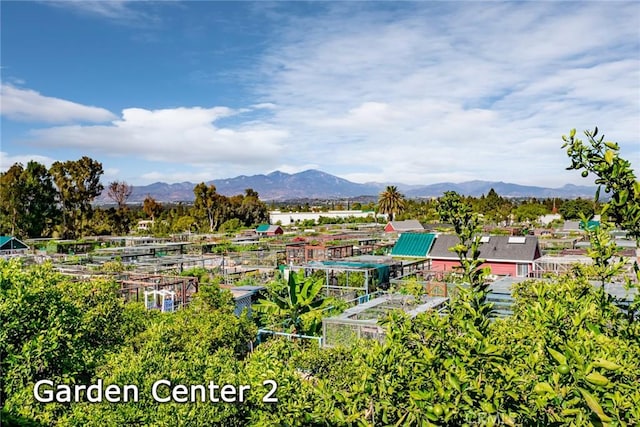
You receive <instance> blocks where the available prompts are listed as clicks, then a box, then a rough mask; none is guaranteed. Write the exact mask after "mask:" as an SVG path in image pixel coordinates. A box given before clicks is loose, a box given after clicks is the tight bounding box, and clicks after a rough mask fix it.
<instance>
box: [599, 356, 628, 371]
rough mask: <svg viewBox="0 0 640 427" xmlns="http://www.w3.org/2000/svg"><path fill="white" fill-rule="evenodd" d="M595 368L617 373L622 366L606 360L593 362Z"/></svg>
mask: <svg viewBox="0 0 640 427" xmlns="http://www.w3.org/2000/svg"><path fill="white" fill-rule="evenodd" d="M593 366H595V367H597V368H604V369H606V370H608V371H615V370H618V369H621V368H622V366H620V365H618V364H616V363H613V362H610V361H608V360H605V359H598V360H596V361H595V362H593Z"/></svg>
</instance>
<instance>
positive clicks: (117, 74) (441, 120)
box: [0, 1, 640, 187]
mask: <svg viewBox="0 0 640 427" xmlns="http://www.w3.org/2000/svg"><path fill="white" fill-rule="evenodd" d="M0 16H1V27H0V28H1V34H0V36H1V51H0V66H1V68H0V73H1V81H2V83H1V85H2V87H1V93H0V97H1V98H0V102H1V104H0V106H1V126H2V127H1V146H0V152H1V154H0V169H1V170H6V169H7V168H8V167H10V166H11V165H12V164H14V163H15V162H21V163H23V164H26V162H28V161H29V160H36V161H39V162H41V163H44V164H45V165H47V166H50V165H51V163H53V162H54V161H65V160H76V159H78V158H80V157H82V156H85V155H86V156H89V157H91V158H93V159H95V160H98V161H100V162H101V163H102V165H103V169H104V171H105V173H104V176H103V183H106V182H110V181H114V180H124V181H126V182H128V183H129V184H133V185H145V184H149V183H152V182H156V181H163V182H170V183H173V182H184V181H190V182H194V183H197V182H202V181H208V180H212V179H221V178H228V177H235V176H238V175H254V174H265V173H270V172H272V171H275V170H280V171H283V172H288V173H295V172H300V171H303V170H306V169H319V170H322V171H324V172H328V173H331V174H334V175H337V176H339V177H342V178H345V179H349V180H351V181H354V182H361V183H364V182H383V183H404V184H415V185H428V184H433V183H437V182H463V181H469V180H476V179H477V180H487V181H505V182H512V183H518V184H524V185H540V186H548V187H560V186H562V185H564V184H567V183H572V184H581V185H592V184H593V178H592V177H589V178H586V179H585V178H581V175H580V172H579V171H567V170H565V169H566V167H567V166H568V165H569V164H570V162H569V159H568V157H567V155H566V152H565V151H564V150H562V149H561V146H562V135H566V134H568V133H569V131H570V129H572V128H576V129H577V130H578V135H583V133H582V132H583V131H584V130H587V129H593V128H594V126H598V128H599V131H600V133H602V134H604V135H605V138H606V140H609V141H616V142H618V143H619V144H620V145H621V153H622V156H623V157H625V158H626V159H628V160H630V161H631V163H632V167H633V168H634V170H635V171H636V175H640V2H637V1H631V2H614V1H606V2H604V1H603V2H567V1H535V2H497V1H486V2H484V1H473V2H461V1H438V2H429V1H422V2H410V1H402V2H385V1H322V2H301V1H295V2H287V1H277V2H267V1H260V2H248V1H235V2H222V1H190V2H183V1H158V2H150V1H94V2H91V1H40V2H28V1H2V2H1V3H0ZM583 136H584V135H583ZM583 139H584V138H583Z"/></svg>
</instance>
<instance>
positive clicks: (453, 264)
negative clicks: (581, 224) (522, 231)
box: [427, 234, 541, 277]
mask: <svg viewBox="0 0 640 427" xmlns="http://www.w3.org/2000/svg"><path fill="white" fill-rule="evenodd" d="M480 242H481V245H480V258H482V259H484V260H485V262H484V264H482V267H490V268H491V274H495V275H499V276H512V277H527V276H529V273H531V272H533V265H534V261H535V260H536V259H538V258H540V256H541V253H540V247H539V246H538V238H537V237H535V236H483V237H482V238H481V240H480ZM458 243H459V240H458V237H457V236H453V235H447V234H441V235H438V236H437V237H436V239H435V242H434V243H433V245H432V247H431V250H430V251H429V255H428V257H427V258H429V259H430V260H431V269H432V270H436V271H452V270H454V269H455V268H457V267H458V266H459V265H460V261H459V259H458V255H457V254H456V253H455V252H451V251H450V250H449V248H451V247H453V246H455V245H457V244H458Z"/></svg>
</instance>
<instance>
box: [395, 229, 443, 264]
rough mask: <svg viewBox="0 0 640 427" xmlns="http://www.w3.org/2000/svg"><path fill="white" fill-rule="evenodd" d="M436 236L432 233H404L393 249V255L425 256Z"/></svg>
mask: <svg viewBox="0 0 640 427" xmlns="http://www.w3.org/2000/svg"><path fill="white" fill-rule="evenodd" d="M435 237H436V235H435V234H432V233H402V234H401V235H400V238H399V239H398V241H397V242H396V244H395V246H394V247H393V249H392V250H391V256H397V257H403V256H405V257H416V258H425V257H426V256H427V254H428V253H429V250H430V249H431V245H432V244H433V241H434V239H435Z"/></svg>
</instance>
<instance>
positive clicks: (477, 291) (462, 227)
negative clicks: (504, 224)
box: [438, 191, 492, 332]
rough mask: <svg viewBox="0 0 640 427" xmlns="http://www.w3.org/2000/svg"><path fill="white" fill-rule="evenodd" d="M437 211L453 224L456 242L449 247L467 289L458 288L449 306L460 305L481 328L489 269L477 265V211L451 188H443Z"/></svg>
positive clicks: (487, 306) (483, 326)
mask: <svg viewBox="0 0 640 427" xmlns="http://www.w3.org/2000/svg"><path fill="white" fill-rule="evenodd" d="M438 214H439V215H440V220H441V221H444V222H448V223H450V224H452V225H453V229H454V231H455V233H456V235H457V236H458V240H459V243H458V244H457V245H455V246H454V247H452V248H449V250H450V251H452V252H455V253H456V254H457V255H458V260H459V262H460V266H461V270H462V278H461V281H462V283H463V284H468V286H469V289H464V288H463V289H461V291H460V294H459V297H458V299H459V301H458V303H457V304H455V305H453V306H452V310H454V311H455V310H457V309H461V311H463V312H465V317H466V318H467V319H468V320H470V321H471V322H473V324H474V325H475V326H477V327H478V329H479V330H480V331H482V332H483V331H485V330H486V329H487V328H488V326H489V316H490V315H491V312H492V305H491V304H487V303H486V298H487V294H488V293H489V290H488V289H489V283H487V282H486V281H485V278H486V276H487V275H488V274H489V272H490V270H489V269H488V268H481V265H482V264H483V263H484V260H483V259H480V244H481V243H480V237H481V236H480V232H481V231H482V229H481V227H480V221H479V220H478V215H477V214H475V213H474V212H473V211H472V209H471V206H470V205H469V204H468V203H466V202H464V201H463V199H462V197H460V195H459V194H457V193H456V192H455V191H447V192H445V193H444V196H442V197H441V198H440V199H439V200H438Z"/></svg>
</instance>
